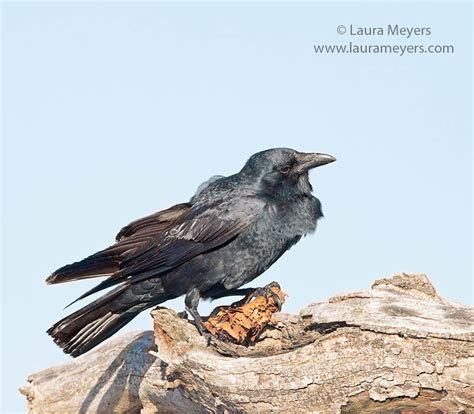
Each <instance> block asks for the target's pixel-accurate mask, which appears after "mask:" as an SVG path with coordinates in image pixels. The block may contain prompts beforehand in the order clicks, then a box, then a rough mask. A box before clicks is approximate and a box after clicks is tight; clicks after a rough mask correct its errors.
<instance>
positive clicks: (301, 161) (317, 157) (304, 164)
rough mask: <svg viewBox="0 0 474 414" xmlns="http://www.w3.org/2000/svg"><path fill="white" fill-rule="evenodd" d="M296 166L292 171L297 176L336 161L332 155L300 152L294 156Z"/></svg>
mask: <svg viewBox="0 0 474 414" xmlns="http://www.w3.org/2000/svg"><path fill="white" fill-rule="evenodd" d="M296 161H297V164H296V166H295V167H294V171H295V172H296V173H297V174H301V173H304V172H306V171H308V170H310V169H312V168H316V167H320V166H321V165H326V164H329V163H331V162H334V161H336V158H334V157H333V156H332V155H329V154H321V153H318V152H300V153H298V155H297V156H296Z"/></svg>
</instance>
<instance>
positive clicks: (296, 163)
mask: <svg viewBox="0 0 474 414" xmlns="http://www.w3.org/2000/svg"><path fill="white" fill-rule="evenodd" d="M333 161H336V159H335V158H334V157H333V156H331V155H328V154H321V153H317V152H310V153H307V152H298V151H295V150H293V149H290V148H273V149H269V150H266V151H261V152H257V153H256V154H254V155H252V156H251V157H250V158H249V160H248V161H247V163H246V164H245V166H244V168H243V169H242V171H241V173H243V174H244V175H246V176H248V177H251V179H252V180H255V181H256V183H257V184H258V185H259V188H260V190H261V191H263V192H265V193H270V194H274V195H276V196H280V197H288V198H291V197H294V196H297V195H301V194H309V193H311V191H312V187H311V184H310V183H309V177H308V171H309V170H310V169H312V168H316V167H319V166H321V165H325V164H329V163H330V162H333Z"/></svg>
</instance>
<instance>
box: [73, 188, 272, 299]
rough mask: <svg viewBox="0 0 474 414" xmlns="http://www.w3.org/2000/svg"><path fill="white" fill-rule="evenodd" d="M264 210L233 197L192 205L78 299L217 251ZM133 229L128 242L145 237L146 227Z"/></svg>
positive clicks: (145, 277)
mask: <svg viewBox="0 0 474 414" xmlns="http://www.w3.org/2000/svg"><path fill="white" fill-rule="evenodd" d="M236 201H237V206H236V205H235V204H236ZM263 208H264V205H263V203H262V202H260V201H259V200H258V199H253V200H252V202H250V203H248V202H245V200H236V199H235V198H232V197H231V198H229V199H227V200H225V201H223V200H219V201H218V202H215V203H213V205H212V206H204V207H202V206H201V207H199V206H192V207H191V208H190V209H189V210H188V211H187V212H186V213H185V214H183V215H181V216H180V219H179V220H177V221H175V222H174V223H173V225H171V226H169V227H167V228H166V230H164V231H162V232H160V233H159V234H156V235H155V236H153V237H151V238H150V239H149V240H148V241H147V242H146V243H144V244H143V245H142V246H141V247H139V248H137V249H134V250H133V251H131V250H130V251H127V252H125V254H123V256H122V258H121V260H120V263H119V265H118V270H117V271H116V272H114V273H113V274H112V275H111V276H110V277H109V278H108V279H106V280H104V281H103V282H102V283H100V284H99V285H97V286H96V287H94V288H93V289H91V290H90V291H88V292H86V293H85V294H84V295H82V296H81V297H80V298H78V299H77V300H79V299H82V298H84V297H86V296H89V295H91V294H92V293H95V292H98V291H100V290H102V289H106V288H108V287H110V286H114V285H117V284H119V283H123V282H126V283H127V284H133V283H136V282H139V281H141V280H144V279H147V278H150V277H157V276H160V275H162V274H164V273H166V272H168V271H170V270H172V269H174V268H176V267H178V266H180V265H182V264H183V263H185V262H187V261H188V260H190V259H192V258H193V257H195V256H198V255H200V254H202V253H205V252H207V251H209V250H214V249H216V248H219V247H221V246H223V245H225V244H227V243H229V242H230V241H232V240H233V239H234V238H235V237H237V236H238V235H239V234H240V233H241V232H242V231H243V230H244V229H246V228H247V227H248V226H249V225H250V224H251V223H253V221H254V220H255V218H256V217H257V216H258V214H260V212H261V211H262V209H263ZM136 228H137V231H136V232H135V233H133V235H131V236H130V239H131V238H132V237H140V232H143V233H142V234H148V233H147V230H146V227H143V228H141V229H140V226H138V227H136ZM121 240H122V239H121ZM126 240H128V239H124V241H126ZM121 242H122V241H120V242H119V243H121Z"/></svg>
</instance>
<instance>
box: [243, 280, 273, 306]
mask: <svg viewBox="0 0 474 414" xmlns="http://www.w3.org/2000/svg"><path fill="white" fill-rule="evenodd" d="M272 288H278V289H279V290H280V285H279V284H278V283H277V282H271V283H269V284H268V285H266V286H264V287H258V288H256V289H254V290H253V292H252V293H251V294H250V295H249V296H247V297H246V298H245V303H250V302H252V300H254V299H256V298H258V297H259V296H263V297H264V298H265V299H266V301H267V303H268V298H269V297H270V296H271V297H272V299H273V301H274V302H275V304H276V305H277V307H278V310H279V311H280V310H281V307H282V303H281V300H280V297H279V296H278V295H277V294H276V293H275V292H274V291H273V290H272Z"/></svg>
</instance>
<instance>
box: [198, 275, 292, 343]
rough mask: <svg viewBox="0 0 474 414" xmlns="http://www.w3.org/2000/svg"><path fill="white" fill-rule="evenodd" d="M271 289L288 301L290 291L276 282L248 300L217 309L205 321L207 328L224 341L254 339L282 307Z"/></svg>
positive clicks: (245, 341) (282, 300)
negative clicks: (282, 288) (281, 287)
mask: <svg viewBox="0 0 474 414" xmlns="http://www.w3.org/2000/svg"><path fill="white" fill-rule="evenodd" d="M270 290H271V291H272V292H273V294H275V295H276V296H277V297H278V298H279V300H280V302H281V304H283V303H284V302H285V297H286V293H285V292H283V291H282V290H281V289H280V287H279V286H277V284H275V286H272V287H270V288H269V290H268V291H267V292H264V293H263V294H262V295H261V296H257V297H256V298H254V299H253V300H251V301H249V302H248V303H245V302H246V298H244V299H242V300H241V301H239V302H235V303H233V304H232V305H230V306H222V307H219V308H217V309H216V310H214V312H213V314H211V316H210V317H209V318H208V319H207V321H206V322H204V325H205V327H206V329H207V330H208V331H209V332H210V333H211V334H212V335H214V336H216V337H217V338H218V339H220V340H222V341H229V342H233V343H236V344H248V343H251V342H254V341H255V340H256V339H257V337H258V336H259V335H260V334H261V332H262V331H263V330H264V329H265V327H266V326H267V325H268V324H269V323H270V322H271V320H272V315H273V314H274V313H275V312H278V311H279V310H280V309H279V305H278V303H276V302H275V298H274V296H273V294H272V293H271V292H270Z"/></svg>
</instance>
